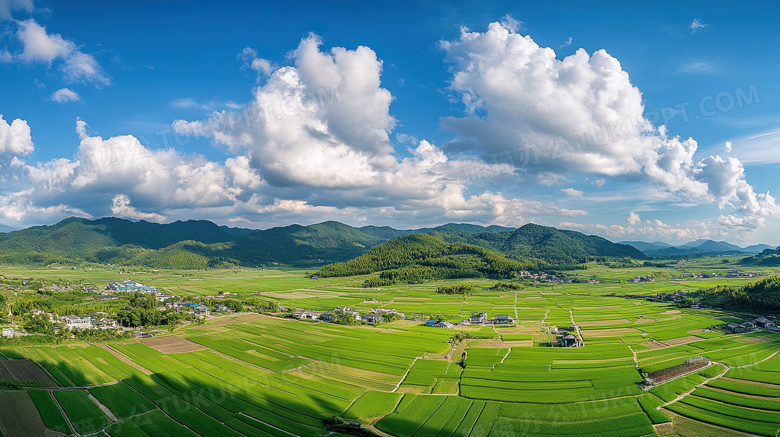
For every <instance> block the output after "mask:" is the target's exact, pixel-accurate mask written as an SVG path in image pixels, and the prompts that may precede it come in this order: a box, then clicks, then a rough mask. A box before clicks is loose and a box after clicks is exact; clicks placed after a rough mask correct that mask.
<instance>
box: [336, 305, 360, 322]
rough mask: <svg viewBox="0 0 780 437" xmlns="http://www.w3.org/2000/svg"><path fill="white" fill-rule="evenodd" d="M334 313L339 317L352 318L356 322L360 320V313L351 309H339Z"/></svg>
mask: <svg viewBox="0 0 780 437" xmlns="http://www.w3.org/2000/svg"><path fill="white" fill-rule="evenodd" d="M333 312H334V313H335V314H337V315H339V316H352V317H354V318H355V320H360V313H359V312H357V311H355V310H353V309H352V308H350V307H338V308H336V309H334V310H333Z"/></svg>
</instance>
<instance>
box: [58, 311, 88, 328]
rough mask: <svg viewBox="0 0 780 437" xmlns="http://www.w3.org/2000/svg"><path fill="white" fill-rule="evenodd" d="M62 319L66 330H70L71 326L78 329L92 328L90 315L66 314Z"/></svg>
mask: <svg viewBox="0 0 780 437" xmlns="http://www.w3.org/2000/svg"><path fill="white" fill-rule="evenodd" d="M62 321H63V322H65V328H66V329H68V330H72V329H73V328H78V329H91V328H92V317H89V316H82V317H79V316H74V315H70V316H66V317H63V318H62Z"/></svg>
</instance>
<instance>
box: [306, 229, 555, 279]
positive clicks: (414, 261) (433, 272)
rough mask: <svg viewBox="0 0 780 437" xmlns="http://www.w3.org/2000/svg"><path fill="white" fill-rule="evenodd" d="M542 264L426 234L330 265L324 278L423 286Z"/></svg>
mask: <svg viewBox="0 0 780 437" xmlns="http://www.w3.org/2000/svg"><path fill="white" fill-rule="evenodd" d="M540 264H543V263H540V262H539V260H531V259H529V260H525V261H518V260H513V259H510V258H508V257H507V256H506V255H505V254H503V253H500V252H496V251H493V250H490V249H486V248H484V247H480V246H476V245H473V244H468V243H461V242H454V243H448V242H446V241H444V240H442V239H441V238H437V237H434V236H432V235H427V234H412V235H407V236H403V237H396V238H393V239H392V240H390V241H388V242H386V243H383V244H381V245H379V246H376V247H374V248H372V249H371V250H369V251H368V252H366V253H365V254H363V255H361V256H359V257H357V258H354V259H351V260H349V261H346V262H340V263H335V264H329V265H327V266H325V267H323V268H322V269H320V270H319V271H318V272H317V274H318V275H319V276H322V277H333V276H355V275H365V274H370V273H376V272H382V274H381V276H380V278H379V280H378V281H376V282H373V283H370V281H369V284H368V285H372V286H373V285H387V284H392V283H395V282H399V281H405V282H422V281H428V280H436V279H449V278H475V277H490V278H504V277H507V276H510V275H511V274H513V273H514V272H517V271H519V270H527V269H533V270H535V269H538V268H539V267H540Z"/></svg>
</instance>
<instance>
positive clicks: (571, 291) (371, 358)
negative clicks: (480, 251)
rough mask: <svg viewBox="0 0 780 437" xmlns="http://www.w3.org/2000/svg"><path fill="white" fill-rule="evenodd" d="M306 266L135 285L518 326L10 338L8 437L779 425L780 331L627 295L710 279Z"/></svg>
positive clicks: (259, 327)
mask: <svg viewBox="0 0 780 437" xmlns="http://www.w3.org/2000/svg"><path fill="white" fill-rule="evenodd" d="M37 273H38V276H44V275H45V274H55V273H51V272H45V271H43V270H42V271H39V272H37ZM66 273H67V274H73V273H72V272H66ZM305 273H307V272H305V271H300V270H293V271H284V270H275V271H268V272H258V271H238V272H233V271H210V272H208V271H207V272H203V273H200V276H197V275H193V276H192V277H190V278H186V277H183V278H179V281H178V282H177V281H176V280H175V279H172V277H173V276H174V275H173V274H172V273H171V272H158V273H152V272H149V273H143V274H139V276H145V277H142V278H141V279H142V280H143V281H144V282H145V283H146V282H149V283H151V284H153V285H154V286H157V287H160V288H161V289H166V288H167V287H168V286H170V287H177V288H178V290H179V292H181V290H188V291H189V292H191V293H192V294H193V295H195V294H196V293H202V294H205V291H203V290H209V292H210V293H213V292H214V291H215V290H224V291H238V292H239V295H241V294H244V295H246V296H249V295H251V296H254V297H255V298H259V299H265V300H268V301H269V302H270V301H274V302H276V303H278V304H280V305H283V306H286V307H287V308H290V309H294V308H309V309H312V310H317V311H323V310H327V309H332V308H334V307H336V306H341V305H343V306H351V307H353V308H355V309H357V310H358V311H360V312H361V313H365V312H368V311H370V308H373V307H379V308H388V309H390V308H393V309H397V310H398V311H400V312H406V313H407V314H412V313H424V314H425V315H426V316H431V315H438V316H440V318H443V319H446V320H450V321H453V322H456V321H459V320H461V319H463V318H468V316H469V315H470V314H472V313H474V312H486V313H490V314H491V316H492V315H495V314H511V315H513V316H514V315H516V316H517V317H516V318H517V320H516V323H513V324H510V325H507V326H483V325H471V326H458V327H457V328H456V329H440V328H431V327H426V326H424V324H423V323H421V322H414V321H407V320H399V321H394V322H391V323H381V324H379V325H377V326H366V325H363V326H343V325H337V324H331V323H321V322H319V323H318V322H308V321H297V320H292V319H289V318H283V317H277V316H265V315H258V314H253V315H246V314H235V315H231V316H224V315H223V316H219V317H213V318H210V319H209V321H208V322H207V323H206V324H205V325H194V324H193V325H187V326H184V327H181V328H178V329H177V330H175V331H174V332H173V333H170V334H167V335H162V336H157V337H154V338H151V339H135V340H128V339H121V340H113V341H104V342H101V343H100V344H92V343H88V342H82V341H66V342H64V343H57V344H38V345H34V344H23V343H19V342H18V341H11V342H6V343H3V344H0V379H2V380H3V381H5V382H6V383H7V384H6V385H5V386H4V389H3V390H2V391H0V431H2V435H3V436H21V435H25V436H26V435H42V434H44V433H46V432H56V433H60V434H62V435H109V436H146V435H154V436H157V435H177V436H178V435H220V436H223V435H226V436H255V435H298V436H312V435H313V436H317V435H320V436H325V435H328V434H330V433H331V432H332V430H331V429H329V427H328V426H326V424H325V423H324V422H323V421H324V419H327V418H330V417H339V418H340V419H341V420H344V421H354V422H359V423H360V424H362V426H363V427H364V429H366V430H372V432H373V431H375V432H377V433H382V434H387V435H398V436H412V435H425V436H428V435H442V436H445V435H446V436H451V435H474V436H482V435H495V434H513V435H514V434H522V435H532V436H533V435H539V436H541V435H544V436H550V435H583V436H584V435H601V436H610V435H615V436H618V435H619V436H626V435H628V436H630V435H636V436H643V435H653V434H658V435H667V434H681V435H697V434H706V433H709V434H717V435H722V434H728V433H731V432H733V433H734V435H739V433H747V434H753V435H766V436H776V435H777V434H778V431H779V430H780V402H779V401H780V354H778V353H777V351H778V347H780V337H778V335H777V334H773V333H769V332H753V333H744V334H727V333H726V332H725V331H723V330H721V329H719V326H720V325H722V324H723V323H724V322H725V321H733V320H742V319H744V320H749V319H750V318H751V317H752V316H749V315H743V314H740V313H735V312H728V311H720V310H711V309H710V310H697V309H691V308H681V307H672V306H670V304H669V303H662V302H651V301H645V300H630V299H625V298H623V297H622V296H621V292H622V294H654V293H658V292H661V291H673V290H677V289H680V288H691V289H693V288H694V287H696V286H697V285H700V284H701V283H702V282H703V281H706V280H701V279H697V278H694V279H691V280H690V281H685V282H684V283H682V285H681V283H680V281H675V282H673V283H672V282H670V281H667V280H664V278H663V275H662V274H658V272H657V271H656V273H655V274H656V277H658V278H660V279H659V280H657V281H655V282H653V283H638V284H633V283H626V282H624V279H623V278H624V277H625V278H630V277H633V276H635V275H636V274H637V272H636V269H633V271H632V270H631V269H625V270H619V269H609V270H606V269H605V270H603V271H601V272H599V271H598V270H596V275H597V276H599V279H600V281H599V282H600V283H599V284H594V283H579V284H553V285H550V284H540V285H539V286H533V285H528V284H525V286H524V288H522V289H520V290H510V291H496V290H490V286H491V282H490V281H489V280H483V279H474V280H469V281H470V282H472V283H473V285H474V289H475V290H480V291H475V292H474V293H472V294H470V295H457V296H452V295H443V294H437V293H435V290H436V288H437V287H439V286H442V285H446V284H452V281H437V282H431V283H426V284H414V285H412V284H396V285H393V286H391V287H381V288H374V289H363V288H360V287H359V286H358V285H359V284H360V283H362V282H363V281H364V280H365V277H356V278H332V279H331V278H328V279H317V280H313V279H311V278H310V275H307V274H305ZM588 274H589V275H590V274H591V271H589V272H588ZM141 279H139V280H141ZM617 281H621V282H617ZM718 281H725V279H718ZM198 284H202V285H203V289H202V290H199V289H198V287H199V285H198ZM233 285H234V287H233ZM258 291H259V292H260V293H259V294H258ZM304 295H305V297H304ZM572 325H574V326H576V327H577V328H578V330H579V335H580V336H581V337H582V339H583V340H585V344H586V345H585V346H584V347H581V348H551V347H544V346H542V345H545V344H547V343H548V342H549V340H550V337H551V335H552V334H551V328H552V327H553V326H558V327H569V326H572ZM457 333H460V334H461V335H459V336H455V334H457ZM466 334H468V335H466ZM695 356H706V357H708V358H710V359H711V360H712V362H713V364H712V365H710V366H707V367H704V368H702V369H700V370H697V371H695V372H693V373H690V374H687V375H685V376H683V377H680V378H676V379H673V380H671V381H668V382H665V383H663V384H659V385H656V386H654V387H652V388H651V389H649V390H643V388H642V386H641V384H642V382H643V376H642V375H643V373H644V374H646V373H651V372H655V371H659V370H662V369H667V368H670V367H673V366H676V365H679V364H681V363H682V362H683V361H684V360H686V359H689V358H691V357H695ZM13 382H16V384H13ZM19 418H24V419H23V420H20V419H19ZM52 435H58V434H52Z"/></svg>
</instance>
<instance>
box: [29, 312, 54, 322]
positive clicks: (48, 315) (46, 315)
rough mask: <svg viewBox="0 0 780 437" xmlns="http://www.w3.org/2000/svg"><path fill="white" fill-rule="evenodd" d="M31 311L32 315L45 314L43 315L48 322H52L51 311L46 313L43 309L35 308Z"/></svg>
mask: <svg viewBox="0 0 780 437" xmlns="http://www.w3.org/2000/svg"><path fill="white" fill-rule="evenodd" d="M31 313H32V315H33V316H45V317H48V318H49V321H50V322H54V315H53V314H52V313H47V312H45V311H41V310H36V309H34V310H32V311H31Z"/></svg>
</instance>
